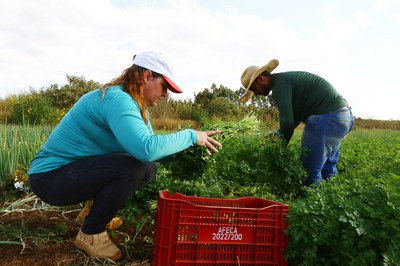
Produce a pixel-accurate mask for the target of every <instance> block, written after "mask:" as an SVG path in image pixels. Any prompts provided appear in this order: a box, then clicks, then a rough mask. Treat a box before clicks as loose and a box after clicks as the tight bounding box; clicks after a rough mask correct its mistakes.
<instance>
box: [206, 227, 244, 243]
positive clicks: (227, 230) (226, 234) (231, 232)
mask: <svg viewBox="0 0 400 266" xmlns="http://www.w3.org/2000/svg"><path fill="white" fill-rule="evenodd" d="M242 239H243V235H242V234H240V233H238V230H237V227H225V226H221V227H219V229H218V232H217V233H213V234H212V240H230V241H235V240H237V241H240V240H242Z"/></svg>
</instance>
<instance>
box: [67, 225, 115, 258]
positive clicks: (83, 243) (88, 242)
mask: <svg viewBox="0 0 400 266" xmlns="http://www.w3.org/2000/svg"><path fill="white" fill-rule="evenodd" d="M74 244H75V246H76V247H77V248H79V249H82V250H83V251H85V252H86V253H87V254H88V255H89V256H90V257H97V258H108V259H111V260H114V261H117V260H119V259H121V257H122V253H121V250H120V249H119V248H118V247H117V246H116V245H115V244H114V243H113V242H111V240H110V238H109V237H108V234H107V231H104V232H102V233H100V234H96V235H87V234H85V233H83V232H82V231H81V230H79V232H78V235H77V236H76V238H75V241H74Z"/></svg>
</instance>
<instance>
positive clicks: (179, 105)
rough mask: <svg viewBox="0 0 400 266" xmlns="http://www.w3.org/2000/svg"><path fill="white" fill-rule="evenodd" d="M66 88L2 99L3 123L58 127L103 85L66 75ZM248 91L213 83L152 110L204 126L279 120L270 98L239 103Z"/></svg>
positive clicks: (53, 87) (157, 114) (156, 115)
mask: <svg viewBox="0 0 400 266" xmlns="http://www.w3.org/2000/svg"><path fill="white" fill-rule="evenodd" d="M66 79H67V83H66V84H65V85H62V86H61V85H58V84H51V85H50V86H48V87H44V88H41V89H40V90H34V89H33V88H30V90H29V91H28V92H25V93H21V94H18V95H11V96H8V97H6V98H5V99H0V121H1V122H3V123H4V122H5V123H12V124H31V125H40V124H49V125H55V124H57V123H58V122H59V121H60V119H61V118H62V117H63V115H64V114H65V113H66V112H67V111H68V110H69V109H70V108H71V107H72V106H73V105H74V103H75V102H76V101H77V100H78V99H79V98H80V97H81V96H82V95H83V94H85V93H87V92H89V91H92V90H95V89H98V88H100V87H101V84H100V83H98V82H96V81H93V80H86V79H85V78H84V77H82V76H71V75H67V76H66ZM244 92H245V89H244V88H242V87H241V88H239V89H238V90H232V89H230V88H228V87H226V86H224V85H219V87H218V86H217V85H216V84H215V83H213V84H212V85H211V86H210V88H204V89H203V90H202V91H200V92H199V93H197V94H196V93H195V94H194V98H193V99H186V100H176V99H173V98H171V97H167V98H166V99H165V100H164V101H161V102H160V103H159V104H158V106H157V107H156V108H154V107H151V108H149V112H150V115H151V117H152V118H156V119H179V120H192V121H196V122H198V123H199V124H203V123H204V122H205V121H208V120H210V119H221V120H238V119H240V118H242V117H243V116H244V114H246V113H248V112H253V113H255V114H256V115H257V116H258V117H259V119H260V120H261V121H262V122H266V123H273V122H276V121H277V120H278V117H279V116H278V112H277V109H276V107H275V105H274V103H273V101H272V99H271V98H270V97H253V98H252V99H251V101H250V103H247V104H246V105H244V104H242V103H240V102H239V99H240V96H241V95H243V94H244Z"/></svg>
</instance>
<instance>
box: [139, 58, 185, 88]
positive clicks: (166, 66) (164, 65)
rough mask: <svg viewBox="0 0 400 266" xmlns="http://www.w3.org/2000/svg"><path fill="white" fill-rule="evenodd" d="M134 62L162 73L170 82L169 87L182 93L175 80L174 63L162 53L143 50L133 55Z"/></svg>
mask: <svg viewBox="0 0 400 266" xmlns="http://www.w3.org/2000/svg"><path fill="white" fill-rule="evenodd" d="M133 64H134V65H137V66H140V67H143V68H146V69H148V70H151V71H154V72H156V73H158V74H161V75H162V76H163V78H164V79H165V81H166V82H167V83H168V85H169V87H168V89H169V90H170V91H172V92H175V93H182V90H181V89H180V88H179V87H178V85H176V84H175V82H173V81H172V80H173V78H174V74H173V70H172V64H171V63H170V62H169V61H168V60H167V59H166V58H164V57H163V56H162V55H161V54H160V53H156V52H142V53H138V54H136V55H135V56H133Z"/></svg>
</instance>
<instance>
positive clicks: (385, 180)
mask: <svg viewBox="0 0 400 266" xmlns="http://www.w3.org/2000/svg"><path fill="white" fill-rule="evenodd" d="M289 220H290V222H289V230H288V232H289V239H290V241H289V246H288V249H287V253H286V255H287V257H288V258H289V259H290V260H293V261H295V262H298V263H299V264H301V265H380V264H381V263H382V262H383V260H384V259H385V260H388V261H397V262H398V261H399V259H400V254H399V253H398V252H396V251H399V250H400V241H399V239H400V177H399V176H396V175H391V176H389V175H388V174H386V175H382V176H381V178H379V179H377V178H374V177H371V176H363V177H362V178H356V179H354V178H352V177H351V176H346V175H341V176H338V177H336V178H334V179H333V180H330V181H329V182H326V181H324V182H322V183H321V185H320V186H319V187H318V189H310V190H309V191H308V193H307V198H306V199H305V200H302V201H299V202H294V203H293V204H292V205H291V209H290V212H289ZM300 262H301V263H300Z"/></svg>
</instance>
